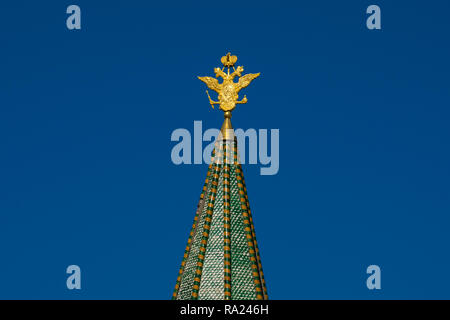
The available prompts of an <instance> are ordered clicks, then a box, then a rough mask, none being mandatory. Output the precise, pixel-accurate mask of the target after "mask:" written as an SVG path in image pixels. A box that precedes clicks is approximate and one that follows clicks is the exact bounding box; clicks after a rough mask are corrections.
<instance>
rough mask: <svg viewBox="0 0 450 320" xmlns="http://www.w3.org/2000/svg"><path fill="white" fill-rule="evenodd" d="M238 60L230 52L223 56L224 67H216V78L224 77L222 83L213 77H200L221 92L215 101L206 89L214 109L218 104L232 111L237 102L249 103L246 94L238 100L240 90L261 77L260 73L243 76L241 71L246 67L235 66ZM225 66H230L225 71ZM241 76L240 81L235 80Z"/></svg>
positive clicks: (212, 88) (224, 109)
mask: <svg viewBox="0 0 450 320" xmlns="http://www.w3.org/2000/svg"><path fill="white" fill-rule="evenodd" d="M236 61H237V57H236V56H232V55H230V53H228V54H227V55H226V56H224V57H222V59H221V62H222V64H223V68H222V69H220V68H214V73H215V74H216V78H219V77H222V79H223V81H222V83H219V81H218V80H217V79H215V78H212V77H198V78H199V79H200V80H201V81H203V82H204V83H206V85H207V86H208V88H210V89H211V90H214V91H215V92H217V93H218V94H219V96H218V98H219V101H214V100H212V99H211V97H210V96H209V93H208V90H206V93H207V94H208V98H209V103H210V104H211V107H213V109H214V105H215V104H218V105H219V108H220V109H222V110H223V111H225V112H227V111H232V110H233V109H234V108H235V107H236V104H241V103H247V97H246V96H244V98H243V99H242V100H240V101H238V98H239V95H238V93H239V91H241V89H243V88H245V87H247V86H248V85H249V84H250V82H252V81H253V79H256V78H257V77H259V73H249V74H246V75H244V76H241V73H242V72H243V71H244V68H243V67H241V66H238V67H237V68H234V64H235V63H236ZM225 67H227V68H228V71H227V72H226V73H225V72H224V71H223V69H225ZM230 68H233V72H232V73H231V74H230ZM236 76H237V77H239V80H238V82H235V81H234V78H235V77H236Z"/></svg>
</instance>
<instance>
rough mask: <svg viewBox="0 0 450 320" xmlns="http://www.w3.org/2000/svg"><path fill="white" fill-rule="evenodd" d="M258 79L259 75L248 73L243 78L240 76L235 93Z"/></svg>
mask: <svg viewBox="0 0 450 320" xmlns="http://www.w3.org/2000/svg"><path fill="white" fill-rule="evenodd" d="M258 77H259V73H249V74H246V75H245V76H242V77H240V78H239V82H238V83H237V90H236V91H237V92H239V91H240V90H241V89H242V88H245V87H247V86H248V85H249V84H250V82H252V81H253V79H256V78H258Z"/></svg>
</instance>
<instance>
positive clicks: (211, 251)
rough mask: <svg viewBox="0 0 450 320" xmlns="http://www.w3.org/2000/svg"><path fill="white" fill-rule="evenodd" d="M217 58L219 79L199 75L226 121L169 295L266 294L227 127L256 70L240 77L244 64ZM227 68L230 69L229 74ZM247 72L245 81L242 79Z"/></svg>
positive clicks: (234, 145)
mask: <svg viewBox="0 0 450 320" xmlns="http://www.w3.org/2000/svg"><path fill="white" fill-rule="evenodd" d="M221 61H222V63H223V65H224V68H225V67H226V68H228V72H227V73H225V72H223V69H224V68H222V70H220V69H219V68H216V69H215V71H216V76H221V77H223V79H224V80H223V82H222V83H221V84H219V83H218V81H217V79H214V78H210V77H199V78H200V80H202V81H203V82H205V83H206V84H207V85H208V87H209V88H210V89H212V90H214V91H216V92H217V93H218V94H219V101H217V102H215V101H213V100H211V98H209V100H210V103H211V106H212V107H213V108H214V104H219V105H220V109H221V110H223V111H224V112H225V113H224V116H225V120H224V123H223V125H222V129H221V132H222V134H221V135H219V137H218V138H217V140H216V143H215V148H214V150H213V154H212V159H211V164H210V165H209V168H208V172H207V175H206V180H205V183H204V185H203V189H202V192H201V195H200V200H199V203H198V205H197V211H196V214H195V218H194V223H193V225H192V229H191V232H190V234H189V238H188V243H187V246H186V249H185V252H184V256H183V260H182V263H181V268H180V272H179V274H178V278H177V282H176V285H175V290H174V293H173V299H181V300H185V299H215V300H228V299H234V300H242V299H261V300H263V299H268V296H267V290H266V285H265V281H264V275H263V271H262V265H261V259H260V256H259V249H258V245H257V242H256V236H255V228H254V226H253V218H252V214H251V211H250V205H249V201H248V196H247V188H246V185H245V180H244V175H243V172H242V166H241V164H240V163H239V160H238V152H237V139H236V137H235V136H234V133H233V128H232V126H231V111H232V110H233V109H234V108H235V106H236V104H238V103H246V102H247V98H245V97H244V99H242V100H241V101H238V94H237V93H238V92H239V90H240V89H241V88H244V87H246V86H248V84H250V82H251V81H252V80H253V79H254V78H256V77H258V76H259V73H258V74H248V75H245V76H243V77H241V75H240V72H242V71H243V68H242V67H238V68H237V69H234V64H235V63H236V61H237V58H236V56H231V55H230V54H227V55H226V56H224V57H222V59H221ZM230 68H233V69H234V71H233V73H231V74H230ZM235 76H239V77H240V79H239V82H234V81H233V78H234V77H235ZM245 77H247V78H246V79H247V80H243V81H246V85H243V84H244V83H243V82H241V80H242V79H243V78H245ZM230 78H231V82H230V81H229V79H230ZM208 96H209V94H208Z"/></svg>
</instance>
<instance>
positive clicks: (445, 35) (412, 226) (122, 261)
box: [0, 0, 450, 299]
mask: <svg viewBox="0 0 450 320" xmlns="http://www.w3.org/2000/svg"><path fill="white" fill-rule="evenodd" d="M70 4H77V5H79V6H80V7H81V11H82V29H81V30H79V31H69V30H68V29H67V28H66V22H65V20H66V17H67V14H66V8H67V6H68V5H70ZM371 4H377V5H379V6H380V8H381V19H382V22H381V23H382V29H381V30H368V29H367V28H366V23H365V20H366V18H367V15H366V14H365V11H366V8H367V7H368V6H369V5H371ZM449 10H450V4H449V3H448V1H437V0H435V1H429V2H423V1H403V0H398V1H376V2H372V1H370V2H369V1H363V0H360V1H356V0H355V1H295V2H284V1H277V2H273V1H271V2H265V1H240V2H225V3H224V2H214V1H195V2H186V1H183V2H181V1H180V2H177V1H172V2H170V3H169V2H150V1H135V0H134V1H133V0H129V1H75V2H67V1H2V3H1V4H0V39H1V40H0V41H1V50H0V252H1V258H0V298H2V299H169V298H170V297H171V294H172V290H173V287H174V285H175V280H176V276H177V272H178V268H179V265H180V263H181V258H182V255H183V251H184V246H185V243H186V241H187V236H188V233H189V228H190V225H191V223H192V219H193V217H194V213H195V208H196V205H197V201H198V197H199V195H200V191H201V188H202V185H203V181H204V177H205V174H206V170H207V166H206V165H205V164H203V165H180V166H176V165H174V164H173V163H172V162H171V160H170V152H171V149H172V147H173V146H174V144H175V143H173V142H171V141H170V135H171V133H172V131H173V130H175V129H177V128H187V129H189V130H193V123H194V121H195V120H202V121H203V127H204V128H205V129H206V128H218V127H220V125H221V123H222V119H223V117H222V114H221V113H222V112H221V111H218V110H217V108H216V110H212V109H211V108H210V106H209V104H208V101H207V97H206V95H205V92H204V90H205V87H204V84H203V83H201V82H200V81H199V80H198V79H197V78H196V76H198V75H213V68H214V67H217V66H218V65H219V59H220V57H221V56H222V55H224V54H226V53H227V52H229V51H230V52H232V53H233V54H236V55H237V56H238V58H239V60H238V63H239V64H240V65H243V66H244V67H245V71H246V72H252V73H254V72H261V76H260V77H259V78H258V79H256V80H255V81H254V82H253V83H252V85H251V86H249V87H248V88H246V89H245V94H247V97H248V99H249V102H248V104H246V105H240V106H238V108H237V109H236V111H235V112H234V113H233V125H234V126H235V127H238V128H243V129H247V128H257V129H259V128H267V129H271V128H277V129H279V130H280V170H279V173H278V174H277V175H274V176H261V175H260V174H259V170H260V167H259V166H257V165H246V166H244V174H245V177H246V182H247V186H248V194H249V199H250V204H251V206H252V211H253V215H254V220H255V221H254V222H255V227H256V234H257V238H258V242H259V247H260V250H261V258H262V263H263V268H264V272H265V276H266V281H267V287H268V291H269V297H270V298H271V299H431V298H437V299H441V298H447V299H449V298H450V295H449V291H448V287H449V286H450V277H449V274H448V270H449V268H450V257H449V254H448V252H449V245H450V235H449V233H448V230H449V224H450V217H449V212H450V186H449V181H450V170H449V163H450V151H449V150H450V149H449V139H450V130H449V126H448V121H449V117H450V110H449V109H450V108H449V107H450V90H449V76H448V75H449V73H450V63H449V59H448V57H449V56H450V45H449V41H448V39H449V31H450V22H449V19H448V12H449ZM71 264H77V265H79V266H80V267H81V270H82V290H80V291H76V290H73V291H69V290H67V288H66V283H65V282H66V277H67V275H66V273H65V270H66V267H67V266H68V265H71ZM371 264H376V265H379V266H380V268H381V285H382V289H381V290H379V291H370V290H368V289H367V287H366V278H367V274H366V268H367V266H369V265H371Z"/></svg>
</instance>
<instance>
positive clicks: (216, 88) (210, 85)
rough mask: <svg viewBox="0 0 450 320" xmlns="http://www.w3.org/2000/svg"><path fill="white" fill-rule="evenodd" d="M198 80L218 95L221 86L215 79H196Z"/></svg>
mask: <svg viewBox="0 0 450 320" xmlns="http://www.w3.org/2000/svg"><path fill="white" fill-rule="evenodd" d="M198 78H199V79H200V80H202V81H203V82H204V83H206V85H207V86H208V88H210V89H211V90H214V91H215V92H217V93H220V88H221V86H220V84H219V81H218V80H217V79H215V78H212V77H198Z"/></svg>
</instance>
